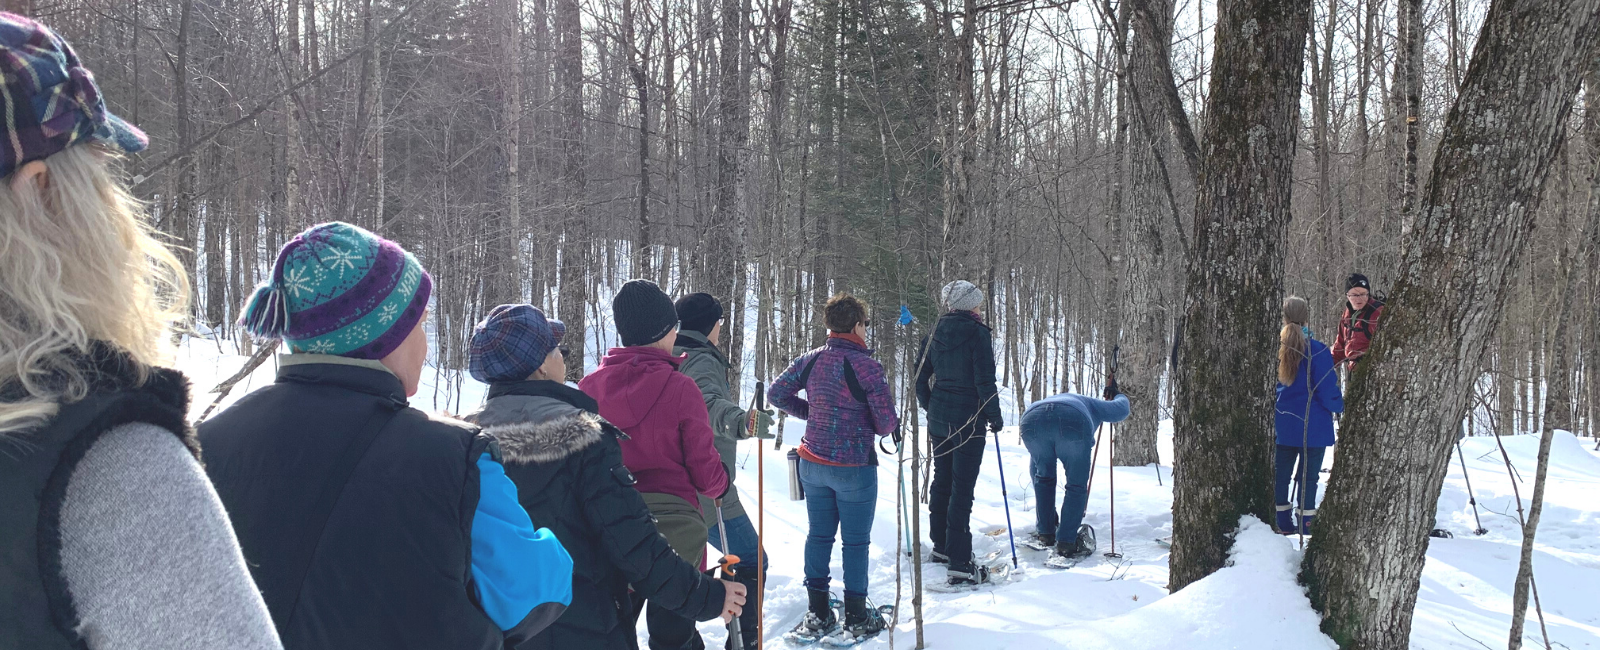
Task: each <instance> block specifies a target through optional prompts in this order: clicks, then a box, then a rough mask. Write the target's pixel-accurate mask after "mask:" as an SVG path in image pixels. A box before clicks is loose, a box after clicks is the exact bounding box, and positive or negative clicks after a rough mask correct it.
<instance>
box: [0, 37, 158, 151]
mask: <svg viewBox="0 0 1600 650" xmlns="http://www.w3.org/2000/svg"><path fill="white" fill-rule="evenodd" d="M0 73H3V74H4V75H5V81H4V83H0V102H3V103H4V109H5V120H6V134H5V142H3V143H0V178H4V177H6V176H10V175H11V173H12V172H14V171H16V170H17V169H18V168H20V167H22V166H23V165H25V164H27V163H30V162H33V161H35V160H43V159H45V158H48V157H50V156H52V155H54V154H57V153H60V152H62V151H65V150H66V149H67V148H68V147H71V146H72V145H75V144H82V143H85V142H98V143H100V144H103V145H106V146H108V147H111V148H113V149H115V150H118V151H122V152H123V153H138V152H140V151H143V150H144V148H145V147H146V146H148V145H149V144H150V139H149V138H148V137H146V136H145V134H144V132H143V131H140V130H139V129H137V128H134V126H133V125H132V124H128V123H127V122H124V121H123V120H122V118H120V117H117V116H115V115H112V114H111V113H110V112H109V111H107V110H106V103H105V100H104V99H103V98H101V97H100V88H99V87H98V86H96V85H95V83H94V74H93V73H91V72H89V69H88V68H85V67H83V64H82V63H80V62H79V61H78V55H77V53H75V52H73V51H72V46H71V45H68V44H67V41H66V40H64V39H62V38H61V37H60V36H58V35H57V34H56V33H55V32H53V31H51V30H50V28H49V27H45V26H44V25H41V24H39V23H38V22H36V21H34V20H32V19H29V18H24V17H22V16H18V15H16V14H12V13H5V12H0Z"/></svg>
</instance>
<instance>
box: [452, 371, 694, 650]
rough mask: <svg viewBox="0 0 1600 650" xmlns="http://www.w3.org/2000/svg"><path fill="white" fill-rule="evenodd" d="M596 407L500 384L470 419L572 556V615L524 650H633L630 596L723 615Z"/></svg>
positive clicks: (550, 388)
mask: <svg viewBox="0 0 1600 650" xmlns="http://www.w3.org/2000/svg"><path fill="white" fill-rule="evenodd" d="M598 413H599V408H598V406H597V405H596V403H595V401H594V399H593V398H591V397H589V396H588V395H586V394H584V393H583V392H582V391H579V390H577V389H575V388H572V387H569V386H566V385H563V384H560V383H557V382H553V381H520V382H508V383H500V384H494V385H493V386H491V387H490V389H489V401H488V403H487V404H486V405H485V406H484V407H483V409H481V410H479V411H478V412H477V413H473V414H471V415H468V416H466V419H467V420H469V421H471V422H474V423H476V424H478V425H480V426H482V427H483V429H484V433H486V434H490V435H493V436H494V437H495V438H496V439H497V440H498V441H499V443H500V448H501V451H502V462H504V464H505V468H506V475H507V476H509V477H511V480H512V482H514V483H516V484H517V494H518V495H519V499H520V500H521V501H522V507H523V508H524V509H526V510H527V511H528V516H529V517H530V518H531V519H532V520H533V525H534V526H537V527H541V528H544V527H548V528H549V529H550V530H551V531H552V532H554V533H555V535H556V539H558V540H560V541H561V545H562V546H565V547H566V548H567V550H568V552H570V553H571V554H572V560H573V574H572V605H571V606H570V607H569V608H567V611H566V613H565V614H563V615H562V616H561V618H559V619H557V620H556V622H555V624H553V625H551V626H550V627H549V628H548V629H546V630H545V631H544V632H541V633H539V634H538V635H537V636H535V637H534V638H533V640H532V641H530V642H529V643H528V644H526V645H523V646H522V647H523V648H594V649H601V648H608V649H609V648H630V649H631V648H635V647H637V640H636V639H637V636H638V633H637V632H636V631H635V629H634V619H635V618H636V617H635V616H634V615H633V614H634V612H633V611H632V606H631V604H630V603H629V599H628V586H629V585H630V584H631V585H632V586H633V589H634V590H636V591H637V592H639V594H641V595H643V596H645V597H646V598H649V599H650V600H651V601H652V602H654V603H656V604H657V605H660V606H664V607H666V608H668V609H671V610H673V611H675V612H677V613H678V614H680V615H682V616H685V617H688V618H692V619H695V620H700V621H707V620H711V619H713V618H716V617H717V616H719V615H721V613H722V601H723V596H724V591H723V585H722V582H721V581H718V580H713V579H711V578H709V577H707V576H705V575H704V574H702V573H700V572H699V571H697V570H696V569H695V568H694V567H693V566H691V565H690V564H689V563H688V562H685V561H684V560H683V559H682V558H680V557H678V554H677V553H674V552H673V551H672V547H670V546H668V545H667V540H666V538H664V537H662V536H661V534H660V533H659V532H657V531H656V526H655V523H654V522H653V521H652V520H651V518H650V510H649V509H648V508H646V507H645V505H644V499H643V498H642V497H640V496H639V492H638V491H637V490H635V489H634V487H633V483H634V480H633V475H632V474H631V473H629V472H628V468H627V467H624V466H623V464H622V447H621V446H620V445H619V444H618V437H626V434H624V433H622V431H620V430H618V429H617V428H616V427H614V426H612V425H611V424H610V423H608V422H606V421H604V420H602V419H600V416H599V415H598Z"/></svg>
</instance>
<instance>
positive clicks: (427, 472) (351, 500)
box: [200, 223, 572, 650]
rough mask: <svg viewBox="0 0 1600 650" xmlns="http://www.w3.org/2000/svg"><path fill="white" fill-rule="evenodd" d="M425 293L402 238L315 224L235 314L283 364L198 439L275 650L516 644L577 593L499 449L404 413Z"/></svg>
mask: <svg viewBox="0 0 1600 650" xmlns="http://www.w3.org/2000/svg"><path fill="white" fill-rule="evenodd" d="M432 289H433V280H432V279H431V278H430V277H429V276H428V274H427V272H425V271H423V269H422V266H421V265H420V264H418V263H417V259H416V258H415V257H413V256H412V255H411V254H410V253H408V252H406V251H405V250H404V249H402V248H400V246H399V245H398V244H396V243H394V242H392V241H389V240H386V239H383V238H381V237H379V236H377V235H374V234H372V233H370V232H367V231H366V230H363V229H361V228H358V227H356V226H352V225H350V224H346V223H325V224H320V225H317V226H315V227H312V228H311V229H309V230H306V231H305V232H302V233H300V234H299V235H298V236H296V237H295V238H294V239H293V240H291V241H290V242H289V243H288V244H285V245H284V247H283V249H282V250H281V251H279V252H278V259H277V263H276V264H275V265H274V266H273V270H272V275H271V277H270V278H269V280H268V282H267V284H265V285H263V286H261V287H259V288H257V289H256V292H255V294H254V295H253V296H252V297H251V298H250V303H249V305H248V306H247V307H246V308H245V312H244V317H243V319H242V322H241V324H242V325H243V326H244V327H245V329H246V330H248V331H249V332H250V333H251V334H252V335H254V336H255V337H256V338H257V339H261V340H263V341H268V343H266V344H267V345H277V343H278V341H282V342H284V343H287V344H288V345H289V350H290V354H288V355H284V356H283V357H281V358H280V359H279V363H278V365H279V369H278V380H277V382H276V383H273V384H272V385H269V386H266V387H264V388H261V389H258V390H256V391H255V392H252V393H250V394H249V395H246V396H245V397H244V399H241V400H239V402H238V403H237V404H234V405H233V406H232V407H231V408H228V409H227V410H225V411H223V412H222V413H220V414H218V415H217V416H216V417H213V418H211V419H210V420H208V421H206V423H205V424H202V425H200V443H201V448H202V449H203V450H204V457H205V464H206V471H207V472H208V473H210V474H211V480H212V481H213V482H215V483H216V485H217V493H218V494H219V495H221V497H222V503H223V505H225V506H227V508H228V513H229V514H231V515H232V516H233V527H234V530H235V531H236V532H237V533H238V535H239V543H240V545H241V546H243V547H244V556H245V559H246V560H248V561H249V563H250V568H251V570H252V572H253V573H254V574H255V577H256V584H257V585H259V586H260V587H261V591H262V594H263V595H264V596H265V597H266V601H267V609H268V610H269V611H271V612H272V618H273V621H274V622H275V623H277V626H278V632H279V634H281V635H282V637H283V645H284V647H285V648H286V649H287V650H295V649H297V648H452V649H455V648H460V649H463V650H465V649H469V648H481V649H483V650H490V649H499V648H502V647H507V648H515V647H517V646H518V644H520V643H522V642H523V641H525V640H527V638H528V637H530V636H532V635H533V634H535V633H537V632H538V631H539V630H542V629H544V628H545V627H546V626H548V625H549V624H550V623H551V622H552V621H554V620H556V617H558V616H560V615H561V612H562V611H563V610H565V609H566V607H567V605H568V604H569V603H571V601H572V558H571V557H570V556H569V555H567V552H566V550H564V549H563V548H562V547H561V543H560V542H559V541H557V540H556V537H555V535H553V534H551V533H550V531H549V530H543V529H539V530H536V529H534V527H533V524H532V523H531V522H530V521H529V520H528V513H527V512H525V511H523V509H522V506H521V505H518V503H517V486H516V485H513V484H512V483H511V480H510V479H508V478H506V473H505V468H504V467H502V466H501V465H500V450H499V448H498V447H497V446H496V445H495V443H494V439H493V438H490V437H489V436H486V435H483V434H482V433H480V432H479V431H478V430H477V428H476V427H473V426H471V425H468V424H467V423H465V422H459V421H454V420H444V419H438V418H434V417H430V416H429V415H428V414H426V413H423V412H422V411H419V410H416V409H414V408H411V407H409V406H408V405H407V402H406V398H407V397H409V396H411V395H415V394H416V392H417V387H418V385H419V382H420V381H421V378H422V366H423V362H424V361H425V360H426V359H427V357H428V335H427V333H426V332H425V331H424V329H423V324H424V323H425V322H426V321H427V312H428V296H429V294H430V293H431V291H432Z"/></svg>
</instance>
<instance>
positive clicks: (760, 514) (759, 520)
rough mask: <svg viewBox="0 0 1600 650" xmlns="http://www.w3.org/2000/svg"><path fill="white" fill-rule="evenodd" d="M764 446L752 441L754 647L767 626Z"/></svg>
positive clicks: (760, 391)
mask: <svg viewBox="0 0 1600 650" xmlns="http://www.w3.org/2000/svg"><path fill="white" fill-rule="evenodd" d="M765 388H766V384H765V382H762V381H761V380H759V379H758V380H756V397H755V401H756V404H755V408H753V409H751V410H750V424H749V427H750V435H751V437H754V436H755V429H756V418H758V417H760V413H761V411H764V410H766V409H765V408H764V407H765V406H766V404H764V403H763V400H764V399H765V396H766V390H764V389H765ZM766 448H767V446H766V445H763V444H761V441H760V440H756V595H755V597H756V647H757V648H760V647H763V646H765V645H766V644H767V625H766V623H767V622H766V617H765V616H763V615H762V612H761V608H762V607H764V606H765V605H766V599H765V598H763V596H765V595H766V594H767V566H766V565H767V557H766V556H767V547H766V546H763V545H762V543H761V542H762V540H763V539H766V535H767V463H766V459H765V456H764V455H763V454H762V451H763V450H765V449H766ZM719 514H720V511H719ZM722 536H723V537H724V541H723V542H722V548H728V542H727V541H726V537H727V536H728V532H727V531H722ZM745 602H747V603H748V602H749V600H748V596H747V597H746V601H745ZM740 640H741V641H743V639H740Z"/></svg>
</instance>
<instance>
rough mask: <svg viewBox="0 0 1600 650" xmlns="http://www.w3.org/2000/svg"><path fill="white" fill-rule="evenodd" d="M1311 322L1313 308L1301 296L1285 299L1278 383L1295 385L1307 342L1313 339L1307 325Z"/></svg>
mask: <svg viewBox="0 0 1600 650" xmlns="http://www.w3.org/2000/svg"><path fill="white" fill-rule="evenodd" d="M1310 321H1311V306H1310V305H1308V304H1306V299H1305V298H1301V297H1300V296H1289V297H1288V298H1284V299H1283V329H1282V330H1280V331H1279V332H1278V383H1280V384H1283V385H1285V386H1291V385H1293V384H1294V376H1295V374H1296V373H1297V371H1298V370H1299V369H1300V360H1301V359H1304V358H1306V345H1307V343H1306V341H1307V339H1309V338H1311V337H1310V335H1309V334H1308V333H1307V330H1308V328H1307V326H1306V323H1308V322H1310Z"/></svg>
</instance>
